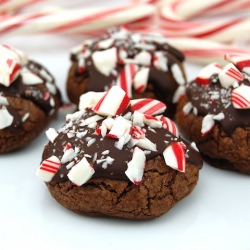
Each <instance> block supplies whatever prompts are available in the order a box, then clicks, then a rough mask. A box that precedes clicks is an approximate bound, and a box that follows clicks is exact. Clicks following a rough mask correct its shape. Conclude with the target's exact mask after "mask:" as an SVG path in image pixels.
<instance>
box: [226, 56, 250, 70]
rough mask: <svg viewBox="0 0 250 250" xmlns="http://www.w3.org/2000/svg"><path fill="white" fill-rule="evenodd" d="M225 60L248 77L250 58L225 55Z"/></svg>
mask: <svg viewBox="0 0 250 250" xmlns="http://www.w3.org/2000/svg"><path fill="white" fill-rule="evenodd" d="M225 59H226V60H228V61H229V62H232V63H233V64H234V65H235V66H236V67H237V68H238V69H239V70H241V71H242V72H244V73H246V74H248V75H250V56H237V55H231V54H226V55H225Z"/></svg>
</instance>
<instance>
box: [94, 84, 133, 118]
mask: <svg viewBox="0 0 250 250" xmlns="http://www.w3.org/2000/svg"><path fill="white" fill-rule="evenodd" d="M129 104H130V100H129V98H128V96H127V95H126V93H125V91H124V90H123V89H121V88H120V87H118V86H113V87H112V88H111V89H110V90H109V91H108V92H106V94H105V95H104V96H103V97H102V98H101V100H100V101H99V102H98V103H97V104H96V105H95V107H94V109H93V110H94V111H95V112H96V113H97V114H100V115H103V116H115V115H119V114H121V113H122V112H124V111H125V110H126V108H127V107H128V105H129Z"/></svg>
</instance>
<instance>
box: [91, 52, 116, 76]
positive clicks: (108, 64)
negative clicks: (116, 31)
mask: <svg viewBox="0 0 250 250" xmlns="http://www.w3.org/2000/svg"><path fill="white" fill-rule="evenodd" d="M92 60H93V63H94V65H95V67H96V69H97V70H98V71H99V72H100V73H101V74H103V75H105V76H109V75H110V73H111V72H112V70H113V69H114V68H115V66H116V63H117V49H116V48H111V49H107V50H102V51H95V52H94V53H93V55H92Z"/></svg>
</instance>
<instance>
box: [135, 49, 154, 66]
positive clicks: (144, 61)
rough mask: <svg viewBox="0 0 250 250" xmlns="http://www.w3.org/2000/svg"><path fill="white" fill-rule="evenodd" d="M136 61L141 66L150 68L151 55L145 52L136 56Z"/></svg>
mask: <svg viewBox="0 0 250 250" xmlns="http://www.w3.org/2000/svg"><path fill="white" fill-rule="evenodd" d="M134 60H135V61H136V63H138V64H140V65H144V66H149V65H150V63H151V54H150V53H149V52H147V51H144V50H143V51H141V52H140V53H138V54H137V55H136V56H135V58H134Z"/></svg>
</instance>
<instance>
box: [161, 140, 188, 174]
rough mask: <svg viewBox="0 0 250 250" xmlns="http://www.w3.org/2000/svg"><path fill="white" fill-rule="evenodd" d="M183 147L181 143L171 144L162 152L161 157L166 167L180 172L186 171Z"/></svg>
mask: <svg viewBox="0 0 250 250" xmlns="http://www.w3.org/2000/svg"><path fill="white" fill-rule="evenodd" d="M184 145H185V144H183V143H181V142H172V143H171V144H170V145H168V146H167V147H166V149H165V150H164V151H163V157H164V160H165V163H166V165H168V166H169V167H171V168H173V169H176V170H178V171H180V172H185V170H186V157H185V152H184V148H183V147H184Z"/></svg>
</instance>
